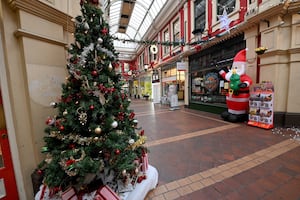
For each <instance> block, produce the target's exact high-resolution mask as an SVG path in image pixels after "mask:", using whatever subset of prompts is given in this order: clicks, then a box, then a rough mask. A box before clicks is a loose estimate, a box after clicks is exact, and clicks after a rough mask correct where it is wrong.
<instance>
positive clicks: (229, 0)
mask: <svg viewBox="0 0 300 200" xmlns="http://www.w3.org/2000/svg"><path fill="white" fill-rule="evenodd" d="M234 8H235V0H218V7H217V15H223V13H224V10H226V13H227V14H229V13H231V12H233V11H234Z"/></svg>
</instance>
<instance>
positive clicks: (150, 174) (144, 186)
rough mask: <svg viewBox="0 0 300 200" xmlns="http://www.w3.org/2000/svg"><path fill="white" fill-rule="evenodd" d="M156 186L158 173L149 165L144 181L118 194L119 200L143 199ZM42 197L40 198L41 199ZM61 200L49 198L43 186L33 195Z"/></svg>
mask: <svg viewBox="0 0 300 200" xmlns="http://www.w3.org/2000/svg"><path fill="white" fill-rule="evenodd" d="M157 184H158V171H157V169H156V168H155V167H153V166H151V165H149V166H148V170H147V172H146V179H144V180H143V181H142V182H140V183H137V184H136V185H135V188H134V189H133V190H132V191H130V192H124V193H120V194H119V196H120V198H121V200H132V199H145V197H146V196H147V194H148V192H149V191H151V190H153V189H155V188H156V186H157ZM95 194H96V191H94V192H92V193H89V194H85V195H83V198H82V199H84V200H93V199H94V196H95ZM41 196H42V197H41ZM41 199H42V200H62V198H61V197H57V196H55V197H49V189H48V188H45V187H44V186H43V185H42V186H41V187H40V190H39V192H37V194H36V195H35V200H41Z"/></svg>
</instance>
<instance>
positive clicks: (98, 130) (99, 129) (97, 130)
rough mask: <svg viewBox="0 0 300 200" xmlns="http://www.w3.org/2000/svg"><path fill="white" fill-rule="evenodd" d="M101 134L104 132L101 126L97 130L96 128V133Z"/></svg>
mask: <svg viewBox="0 0 300 200" xmlns="http://www.w3.org/2000/svg"><path fill="white" fill-rule="evenodd" d="M101 132H102V130H101V128H100V127H99V126H98V127H97V128H95V133H96V134H100V133H101Z"/></svg>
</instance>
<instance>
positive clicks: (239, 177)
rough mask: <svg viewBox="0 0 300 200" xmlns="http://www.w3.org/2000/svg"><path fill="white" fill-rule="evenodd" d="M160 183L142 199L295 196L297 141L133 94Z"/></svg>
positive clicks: (299, 178) (299, 197)
mask: <svg viewBox="0 0 300 200" xmlns="http://www.w3.org/2000/svg"><path fill="white" fill-rule="evenodd" d="M131 106H132V109H133V110H134V111H135V113H136V117H137V119H138V121H139V126H141V127H142V128H143V129H144V130H145V135H146V136H147V138H148V139H147V146H148V147H149V150H150V153H149V162H150V164H151V165H152V166H154V167H155V168H157V170H158V172H159V183H158V186H157V188H156V189H155V190H153V191H151V192H150V193H149V194H148V196H147V198H146V200H172V199H178V200H202V199H203V200H214V199H228V200H235V199H243V200H245V199H246V200H247V199H249V200H252V199H270V200H271V199H272V200H276V199H283V200H285V199H286V200H292V199H295V200H300V142H299V141H298V140H295V139H292V136H291V134H293V132H287V133H286V134H274V131H272V130H264V129H260V128H256V127H251V126H247V125H246V124H243V123H236V124H233V123H228V122H225V121H223V120H222V119H221V118H220V116H219V115H215V114H211V113H206V112H201V111H197V110H190V109H187V108H184V107H183V106H181V107H180V109H178V110H173V111H172V110H170V108H169V107H168V106H167V105H161V104H153V103H152V102H150V101H145V100H133V101H132V104H131Z"/></svg>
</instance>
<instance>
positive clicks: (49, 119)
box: [46, 117, 55, 126]
mask: <svg viewBox="0 0 300 200" xmlns="http://www.w3.org/2000/svg"><path fill="white" fill-rule="evenodd" d="M54 123H55V119H53V118H52V117H48V118H47V120H46V124H47V125H48V126H51V125H53V124H54Z"/></svg>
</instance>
